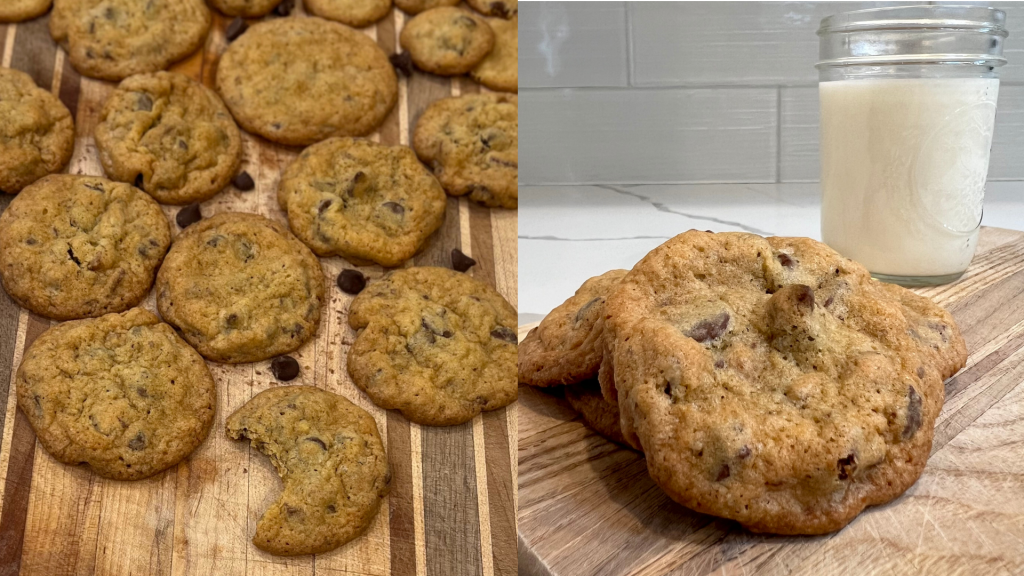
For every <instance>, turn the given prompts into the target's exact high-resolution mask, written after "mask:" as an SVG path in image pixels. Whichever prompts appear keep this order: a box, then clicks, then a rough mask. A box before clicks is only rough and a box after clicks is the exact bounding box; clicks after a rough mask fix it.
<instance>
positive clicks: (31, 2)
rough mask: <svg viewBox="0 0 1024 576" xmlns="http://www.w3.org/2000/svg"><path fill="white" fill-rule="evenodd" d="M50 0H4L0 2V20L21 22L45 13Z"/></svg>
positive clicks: (48, 7)
mask: <svg viewBox="0 0 1024 576" xmlns="http://www.w3.org/2000/svg"><path fill="white" fill-rule="evenodd" d="M50 4H51V0H4V2H3V3H2V4H0V22H22V21H24V20H31V19H33V18H36V17H38V16H42V15H43V14H46V11H47V10H49V9H50Z"/></svg>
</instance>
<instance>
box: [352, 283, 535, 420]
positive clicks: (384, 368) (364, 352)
mask: <svg viewBox="0 0 1024 576" xmlns="http://www.w3.org/2000/svg"><path fill="white" fill-rule="evenodd" d="M348 322H349V324H350V325H351V326H352V328H354V329H356V330H358V331H359V332H358V334H357V335H356V340H355V342H354V343H353V344H352V348H351V349H350V350H349V355H348V371H349V374H350V375H351V376H352V381H353V382H355V383H356V385H357V386H359V387H360V388H361V389H362V390H363V391H364V392H366V394H367V395H369V397H370V399H371V400H373V403H374V404H376V405H378V406H380V407H381V408H387V409H394V410H400V411H401V412H402V414H403V415H404V416H405V417H406V418H408V419H409V420H412V421H413V422H416V423H419V424H426V425H430V426H449V425H452V424H461V423H463V422H466V421H468V420H470V419H472V418H473V417H474V416H476V415H477V414H479V413H480V412H482V411H486V410H495V409H498V408H501V407H502V406H505V405H508V404H510V403H512V402H514V401H515V399H516V394H517V392H518V391H517V387H516V381H515V359H516V340H517V338H516V333H515V329H514V328H515V322H516V314H515V309H514V308H512V306H511V305H510V304H509V303H508V302H507V301H506V300H505V299H504V298H503V297H502V296H501V294H498V293H497V292H495V291H494V290H493V289H492V288H491V287H490V286H488V285H486V284H484V283H482V282H480V281H478V280H474V279H473V278H472V277H470V276H467V275H466V274H463V273H461V272H455V271H453V270H448V269H447V268H430V267H424V268H403V269H399V270H395V271H393V272H389V273H388V274H386V275H385V276H384V277H383V278H382V279H380V280H377V281H376V282H373V283H371V284H370V285H369V286H367V287H366V289H364V290H363V291H362V292H361V293H360V294H359V295H358V296H356V298H355V300H353V301H352V306H351V308H350V309H349V314H348Z"/></svg>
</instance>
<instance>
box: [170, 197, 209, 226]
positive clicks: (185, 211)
mask: <svg viewBox="0 0 1024 576" xmlns="http://www.w3.org/2000/svg"><path fill="white" fill-rule="evenodd" d="M202 219H203V213H202V212H201V211H200V210H199V203H198V202H193V203H192V204H189V205H188V206H185V207H184V208H182V209H181V210H178V214H177V216H175V217H174V220H175V222H177V223H178V226H180V227H181V228H182V229H185V228H188V227H189V226H191V225H193V224H195V223H196V222H199V221H200V220H202Z"/></svg>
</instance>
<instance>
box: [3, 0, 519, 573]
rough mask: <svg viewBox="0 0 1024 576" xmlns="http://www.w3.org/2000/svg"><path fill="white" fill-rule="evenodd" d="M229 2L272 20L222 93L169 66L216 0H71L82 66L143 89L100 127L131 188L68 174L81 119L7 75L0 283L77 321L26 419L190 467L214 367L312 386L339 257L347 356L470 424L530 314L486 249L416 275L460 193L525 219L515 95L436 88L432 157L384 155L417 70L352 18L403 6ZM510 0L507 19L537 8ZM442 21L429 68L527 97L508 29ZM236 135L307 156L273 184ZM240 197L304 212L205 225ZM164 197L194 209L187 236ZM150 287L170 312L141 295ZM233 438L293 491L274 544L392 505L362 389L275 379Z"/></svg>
mask: <svg viewBox="0 0 1024 576" xmlns="http://www.w3.org/2000/svg"><path fill="white" fill-rule="evenodd" d="M211 4H213V5H214V6H215V7H216V8H217V9H218V10H221V11H223V12H224V13H226V14H230V15H237V16H245V17H254V16H261V15H265V14H270V18H268V19H267V20H264V21H261V22H258V23H255V24H253V25H252V26H251V27H249V26H248V24H246V23H245V22H244V21H241V20H238V21H237V22H238V23H233V24H232V28H231V29H229V31H228V39H229V41H230V42H231V43H230V44H229V46H228V47H227V49H226V51H225V52H224V54H223V56H222V57H221V60H220V64H219V66H218V71H217V78H216V91H214V90H211V89H209V88H207V87H206V86H204V85H202V84H200V83H199V82H196V81H195V80H193V79H191V78H189V77H187V76H185V75H182V74H178V73H174V72H167V71H165V70H164V69H165V68H167V67H168V66H169V65H171V64H172V63H174V62H176V61H179V60H181V59H183V58H185V57H187V56H188V55H189V54H191V53H193V52H194V51H195V50H196V49H198V48H199V47H200V46H202V45H204V44H205V43H206V40H207V36H208V32H209V29H210V26H211V21H212V15H211V12H210V9H209V8H207V6H206V4H205V3H204V2H203V1H202V0H121V1H118V2H108V1H106V0H54V2H53V12H52V14H51V19H50V32H51V35H52V36H53V39H54V40H55V41H56V42H57V43H59V44H60V45H61V46H62V47H63V48H64V50H66V52H67V58H68V60H69V62H70V63H71V64H72V65H73V66H74V67H75V68H76V69H77V70H78V71H79V72H81V73H82V74H84V75H87V76H90V77H93V78H98V79H103V80H111V81H120V84H119V85H118V86H116V88H114V89H113V90H112V91H111V93H110V96H109V98H108V100H107V101H106V103H105V105H104V106H103V109H102V113H101V116H100V119H99V122H98V124H97V126H96V128H95V132H94V133H93V134H92V135H91V136H93V137H94V139H95V144H96V147H95V149H96V150H97V152H98V160H99V163H100V164H101V165H102V167H103V170H104V171H105V173H106V175H107V177H108V178H109V179H108V178H101V177H97V176H82V175H67V174H58V173H57V172H59V171H60V170H62V169H63V168H64V167H65V166H66V165H67V163H68V161H69V158H70V156H71V154H72V150H73V148H74V137H75V134H74V129H75V127H74V122H73V119H72V116H71V113H70V112H69V110H68V109H67V108H66V107H65V106H64V105H63V104H62V103H61V102H60V100H58V99H57V98H56V97H54V96H52V95H51V94H50V93H49V92H47V91H45V90H43V89H41V88H38V87H37V86H36V85H35V83H34V82H33V81H32V79H31V78H30V77H29V76H27V75H25V74H23V73H21V72H16V71H10V70H0V118H3V120H2V121H0V136H2V137H0V190H2V191H4V192H7V193H11V194H14V193H17V194H18V195H17V196H16V197H15V198H14V199H13V200H12V201H11V203H10V205H9V207H8V208H7V209H6V211H4V212H3V214H2V215H0V283H2V285H3V287H4V289H5V290H6V291H7V293H8V294H9V295H10V296H11V298H13V299H14V300H15V301H16V302H18V303H19V304H20V305H22V306H24V307H25V308H27V309H29V310H31V311H32V312H34V313H36V314H39V315H42V316H45V317H48V318H52V319H55V320H67V321H69V322H66V323H64V324H59V325H57V326H55V327H53V328H52V329H51V330H49V331H47V332H46V333H45V334H43V335H42V336H40V337H39V338H38V339H37V340H36V342H35V343H34V344H33V345H32V347H31V348H30V349H29V350H28V351H27V352H26V355H25V360H24V362H23V363H22V365H21V367H20V369H19V371H18V375H17V378H16V383H17V393H18V404H19V407H20V409H21V410H22V411H23V412H24V413H25V414H26V416H27V417H28V421H29V422H30V423H31V425H32V426H33V428H34V429H35V430H36V433H37V434H38V436H39V438H40V441H41V443H42V445H43V447H44V448H46V450H47V451H48V452H50V453H51V454H52V455H53V456H54V457H55V458H57V459H58V460H60V461H61V462H65V463H68V464H87V465H89V466H90V468H91V469H92V470H93V471H94V472H96V473H97V474H99V475H101V476H104V477H109V478H116V479H125V480H133V479H139V478H145V477H147V476H151V475H153V474H156V473H158V472H160V471H162V470H165V469H167V468H169V467H171V466H174V465H175V464H177V463H178V462H180V461H182V460H183V459H184V458H186V457H187V456H188V455H189V454H190V453H191V452H192V451H193V450H194V449H195V448H196V447H197V446H198V445H199V444H201V443H202V442H203V440H204V439H205V437H206V436H207V434H208V431H209V428H210V426H211V424H212V421H213V417H214V413H215V410H216V397H215V396H216V393H215V387H214V382H213V379H212V377H211V374H210V371H209V370H208V368H207V366H206V363H205V362H204V359H205V360H206V361H211V362H222V363H233V364H234V363H249V362H261V361H267V360H271V359H272V363H271V370H272V371H273V373H274V375H275V376H276V377H277V378H278V379H280V380H282V381H287V380H291V379H293V378H295V377H296V376H297V375H298V373H299V370H300V367H299V364H298V362H297V361H296V360H295V359H294V358H292V357H290V356H287V354H289V353H291V352H293V351H295V350H297V349H299V348H300V347H301V346H303V345H304V344H305V343H307V342H309V341H310V340H311V339H313V338H314V337H315V336H316V333H317V331H318V329H319V326H320V320H321V315H322V310H323V306H324V303H325V300H326V293H327V287H326V282H325V278H324V272H323V269H322V267H321V263H320V261H319V260H318V256H319V257H332V256H340V257H342V258H345V259H346V260H347V261H348V262H349V263H351V266H349V267H346V269H345V270H344V271H343V272H342V274H341V275H340V276H339V277H338V286H339V288H340V289H341V290H342V291H344V292H346V293H348V294H351V295H354V296H355V298H354V299H353V300H352V302H351V309H350V311H349V317H348V322H349V324H350V325H351V327H352V328H353V329H355V330H357V334H356V337H355V341H354V343H353V344H352V347H351V351H350V355H349V358H348V362H347V366H348V372H349V374H350V375H351V377H352V380H353V382H354V383H355V384H356V385H357V386H358V387H359V388H361V389H362V390H363V391H365V392H366V394H367V395H368V396H369V398H370V399H371V400H372V401H373V402H374V403H376V404H377V405H379V406H381V407H384V408H388V409H397V410H400V411H401V412H402V413H403V414H404V415H405V416H406V417H407V418H409V419H410V420H412V421H414V422H417V423H421V424H426V425H452V424H459V423H463V422H466V421H468V420H470V419H472V418H473V417H474V416H475V415H477V414H479V413H481V412H482V411H486V410H494V409H498V408H500V407H503V406H506V405H508V404H509V403H511V402H513V401H514V400H515V398H516V386H515V382H514V380H513V375H512V374H513V372H514V368H513V365H514V360H515V357H516V350H517V342H516V338H515V337H514V331H513V322H514V316H515V310H514V309H513V308H512V306H511V305H510V304H509V303H508V302H507V301H506V300H505V298H503V297H502V296H501V295H500V294H498V293H497V292H496V291H495V290H493V289H492V288H491V287H490V286H488V285H486V284H484V283H483V282H480V281H478V280H476V279H474V278H473V277H472V276H471V275H468V274H465V272H466V271H467V270H468V269H469V268H470V267H471V266H472V265H473V264H474V262H473V260H472V259H470V258H468V257H466V256H465V255H463V254H462V253H461V252H458V251H455V252H454V253H453V256H452V267H453V268H454V270H452V269H447V268H436V267H405V266H406V265H407V263H408V262H409V261H410V259H411V258H413V256H414V255H416V254H417V253H418V252H420V251H421V250H422V249H423V248H424V247H425V246H426V245H427V244H428V243H429V242H430V241H431V238H432V237H433V236H434V234H435V232H437V231H438V229H439V228H440V227H441V226H442V224H443V222H444V219H445V214H446V210H447V208H448V200H447V197H448V196H464V195H465V196H468V197H469V198H470V199H472V200H474V201H476V202H479V203H481V204H483V205H486V206H492V207H504V208H515V207H516V205H517V197H518V193H517V189H516V180H517V167H518V105H517V99H516V96H514V95H509V94H495V93H483V94H472V95H465V96H462V97H457V98H448V99H443V100H439V101H437V102H435V103H433V104H432V105H431V106H430V107H429V108H428V109H427V110H426V111H425V112H424V113H423V114H422V116H421V117H420V119H419V122H418V124H417V125H416V128H415V135H414V138H413V141H414V149H413V148H409V147H405V146H386V145H382V144H378V143H375V142H373V141H370V140H367V139H363V138H362V137H363V136H368V135H370V134H371V133H372V132H374V131H375V130H377V129H378V127H379V126H380V125H381V123H382V122H383V121H384V119H385V118H386V117H387V116H388V115H389V114H390V113H391V112H392V108H393V107H394V105H395V103H396V101H397V100H398V87H399V80H398V77H397V75H396V73H395V70H394V68H393V65H392V63H391V62H389V59H388V57H387V55H386V54H385V53H384V51H382V50H381V49H380V48H379V47H378V46H377V44H376V43H375V42H373V41H372V40H371V39H370V38H369V37H368V36H366V35H365V34H363V33H361V32H359V31H356V30H353V29H352V28H349V27H348V26H346V25H344V24H341V23H339V22H335V21H331V20H338V21H341V22H346V23H349V24H352V25H357V26H362V25H366V24H369V23H371V22H373V21H375V20H377V19H379V18H381V17H382V16H383V15H384V14H387V13H389V12H390V7H391V3H390V1H389V0H381V1H378V2H367V3H365V5H363V6H358V7H355V6H353V4H352V3H351V2H333V1H332V0H309V1H307V2H306V6H305V7H306V9H307V10H308V11H310V12H312V13H314V14H317V15H320V16H323V18H319V17H306V16H304V15H301V14H295V15H290V13H291V11H292V8H293V4H294V3H293V2H291V1H289V0H284V1H281V0H269V1H265V2H253V1H245V2H238V1H234V0H211ZM494 6H497V8H494ZM48 8H49V2H48V1H47V2H33V1H31V0H19V1H18V2H15V3H14V4H13V5H10V6H8V4H5V5H4V7H3V8H0V20H2V19H5V18H9V19H19V18H30V17H34V16H37V15H39V14H41V13H44V12H45V11H46V10H47V9H48ZM437 10H442V11H445V10H456V9H454V8H438V9H437ZM488 10H498V12H500V14H501V15H502V17H509V16H512V15H513V14H514V4H513V5H512V7H511V8H509V7H508V6H507V5H506V4H504V3H501V2H499V3H495V4H494V5H493V6H492V7H490V8H488ZM382 11H383V12H382ZM456 11H458V10H456ZM432 12H434V11H433V10H431V11H427V12H424V16H428V15H429V16H430V17H429V18H426V19H424V20H423V23H419V24H416V26H412V22H410V23H409V24H410V26H412V27H413V29H414V31H415V30H419V31H420V32H423V31H424V30H425V31H426V34H427V36H431V34H435V33H436V35H437V36H436V38H435V41H436V42H435V43H434V44H431V42H433V41H428V40H424V38H426V37H420V36H419V35H418V34H419V33H417V35H416V38H418V40H417V41H418V42H420V44H418V45H420V46H422V47H424V50H425V52H424V54H425V55H426V58H427V60H425V61H424V62H427V61H431V58H434V56H437V58H439V59H440V60H444V61H447V59H449V58H450V57H451V56H452V54H454V53H462V54H460V57H459V58H458V59H457V60H458V61H459V66H460V67H459V68H458V70H460V71H459V72H454V73H459V74H461V73H465V72H469V71H475V70H480V73H479V77H480V78H481V81H482V82H485V83H486V82H489V81H490V80H486V81H485V79H493V78H496V80H494V85H495V86H504V88H501V89H503V90H508V91H515V87H514V86H513V85H512V84H514V83H515V80H514V70H515V48H514V46H512V47H511V48H510V47H509V46H510V45H509V44H507V43H504V42H505V41H506V40H507V36H508V34H506V35H505V36H506V37H505V38H503V39H502V40H501V42H503V43H501V44H499V43H497V41H496V39H495V37H494V33H493V32H491V28H490V25H489V24H488V23H487V22H486V21H484V20H483V19H482V18H480V17H479V16H475V15H471V14H470V13H469V12H468V11H466V12H461V11H458V12H459V13H460V16H459V18H461V19H465V20H468V21H470V22H471V23H472V24H473V26H471V27H470V28H469V30H468V34H467V33H465V32H466V30H462V29H461V28H460V29H459V30H455V29H453V28H450V27H449V24H450V23H451V22H450V19H442V20H437V21H435V20H433V18H435V16H433V15H431V13H432ZM281 16H288V17H281ZM325 18H329V19H331V20H328V19H325ZM460 22H461V20H460ZM502 22H505V20H502ZM512 22H513V23H514V20H513V21H512ZM239 23H240V24H239ZM424 23H425V24H424ZM461 25H462V24H459V26H461ZM514 28H515V27H514V24H513V25H512V30H513V31H514ZM506 32H507V31H506ZM512 36H513V37H514V34H512ZM404 37H405V36H404V35H403V38H404ZM452 42H454V43H455V44H451V43H452ZM437 43H440V44H443V45H444V46H445V47H444V48H443V49H442V52H444V54H441V53H437V54H435V49H437V45H439V44H437ZM496 46H500V47H501V48H502V49H501V51H499V50H498V49H497V48H496ZM509 50H511V52H510V51H509ZM510 54H511V56H510ZM509 58H511V62H512V64H511V66H512V77H513V79H512V81H511V82H512V84H509V75H508V71H509ZM440 60H439V61H440ZM466 65H469V68H467V69H463V68H462V67H464V66H466ZM446 66H447V64H446ZM446 70H449V71H450V70H454V69H453V68H446ZM474 75H477V73H476V72H474ZM239 126H241V128H242V129H244V130H246V131H248V132H251V133H253V134H256V135H259V136H262V137H264V138H266V139H268V140H271V141H273V142H277V143H280V144H284V145H290V146H307V148H305V149H304V150H303V151H302V152H301V153H300V154H299V156H298V158H297V159H296V160H295V161H294V162H293V163H292V164H291V165H290V166H288V167H287V169H286V170H285V172H284V174H283V176H282V178H281V180H280V183H279V186H278V187H277V190H276V191H275V190H268V189H264V187H262V186H257V183H256V182H255V181H254V179H253V178H252V177H251V176H250V175H249V174H247V173H246V172H239V167H240V165H241V160H242V148H243V145H242V143H243V139H244V136H243V134H242V132H241V131H240V129H239ZM228 186H234V187H235V188H237V189H239V190H241V191H251V190H254V189H256V192H257V193H258V194H272V193H276V195H277V199H278V203H279V205H280V207H281V208H282V209H283V211H284V216H285V218H286V224H282V223H279V222H277V221H274V220H271V219H268V218H265V217H263V216H260V215H256V214H245V213H230V212H222V213H219V214H216V215H213V216H212V217H208V218H204V215H203V209H202V207H201V206H200V203H202V202H204V201H207V200H210V199H211V198H213V197H214V196H216V195H217V194H219V193H220V192H221V191H222V190H224V189H225V188H226V187H228ZM160 204H175V205H185V207H184V208H182V209H180V210H178V211H177V214H176V218H175V220H176V222H177V224H178V228H180V231H177V233H176V234H175V232H176V231H175V230H174V229H172V227H171V226H170V225H169V223H168V220H167V218H166V216H165V215H164V212H163V210H162V209H161V207H160ZM172 236H173V237H174V238H173V242H172ZM373 264H376V265H380V266H383V267H386V268H401V269H399V270H395V271H391V272H386V273H384V274H383V275H379V277H377V278H375V279H373V280H371V281H370V282H369V284H367V278H366V276H364V275H363V273H362V272H360V271H359V270H358V269H357V268H356V267H357V266H362V265H373ZM375 276H378V275H377V274H375ZM154 288H155V289H154ZM151 289H154V293H155V305H156V310H158V311H159V315H160V318H158V317H157V316H155V315H154V314H152V313H151V312H150V311H147V310H144V309H142V308H139V307H138V306H140V305H141V304H142V302H143V301H144V300H145V299H146V297H147V295H148V294H149V293H150V290H151ZM227 434H228V435H229V436H230V437H232V438H235V439H240V438H241V437H243V436H245V437H248V438H249V439H250V440H251V441H252V442H253V445H254V446H255V447H257V448H258V449H259V450H261V451H262V452H263V453H264V454H266V455H267V456H268V457H269V458H270V459H271V460H272V462H273V463H274V464H275V467H276V468H277V469H278V471H279V472H281V474H282V479H283V482H284V490H283V492H282V494H281V497H280V499H279V500H278V501H277V502H276V503H275V504H274V505H272V506H271V507H270V508H268V509H267V511H266V512H265V513H264V515H263V517H262V518H261V520H260V522H259V524H258V525H257V528H256V535H255V537H254V540H253V541H254V543H255V544H256V545H257V546H259V547H260V548H263V549H265V550H267V551H270V552H272V553H275V554H307V553H318V552H324V551H327V550H330V549H333V548H336V547H337V546H340V545H341V544H344V543H345V542H347V541H349V540H351V539H352V538H354V537H356V536H357V535H358V534H360V533H361V532H362V531H363V530H364V529H365V528H366V526H368V525H369V523H370V522H371V521H372V519H373V517H374V516H375V515H376V513H377V510H378V509H379V506H380V502H381V499H382V498H383V497H384V496H385V495H386V494H387V487H388V482H389V480H390V472H389V470H388V464H387V456H386V454H385V451H384V446H383V443H382V441H381V438H380V436H379V433H378V431H377V427H376V424H375V422H374V420H373V418H372V417H371V416H370V415H369V414H367V413H366V412H365V411H363V410H362V409H360V408H358V407H356V406H354V405H353V404H351V403H350V402H349V401H348V400H347V399H345V398H342V397H340V396H337V395H334V394H330V393H328V392H324V391H322V390H318V389H316V388H311V387H304V386H284V387H280V388H275V389H271V390H268V391H267V392H264V393H262V394H259V395H257V396H256V397H254V398H253V399H252V400H250V401H249V402H248V403H246V404H245V406H243V407H242V408H240V409H239V410H238V411H237V412H236V413H235V414H233V415H232V416H230V417H229V418H228V419H227ZM353 440H358V441H355V442H353ZM324 471H332V472H331V473H325V472H324Z"/></svg>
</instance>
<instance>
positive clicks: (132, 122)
mask: <svg viewBox="0 0 1024 576" xmlns="http://www.w3.org/2000/svg"><path fill="white" fill-rule="evenodd" d="M96 146H97V147H98V148H99V152H100V161H101V162H102V163H103V169H104V170H105V171H106V172H107V175H109V176H110V177H111V178H113V179H114V180H120V181H122V182H133V183H134V184H135V185H136V186H138V187H139V188H142V189H143V190H145V191H146V192H147V193H148V194H149V195H150V196H152V197H153V198H155V199H156V200H157V201H158V202H161V203H163V204H188V203H191V202H202V201H203V200H206V199H208V198H210V197H212V196H213V195H214V194H216V193H217V192H219V191H220V190H221V189H222V188H224V187H225V186H227V185H228V183H229V182H230V181H231V178H232V177H233V176H234V175H235V171H236V170H237V169H238V164H239V162H240V161H241V156H242V137H241V134H240V133H239V131H238V127H237V126H235V121H234V120H232V119H231V114H230V113H228V109H227V107H225V106H224V103H223V102H221V100H220V98H219V97H218V96H217V94H215V93H214V92H213V90H210V89H209V88H207V87H205V86H203V85H202V84H200V83H198V82H196V81H195V80H192V79H191V78H189V77H188V76H185V75H183V74H178V73H176V72H155V73H153V74H139V75H136V76H132V77H130V78H128V79H126V80H125V81H124V82H121V85H120V86H118V87H117V90H115V91H114V92H113V94H111V95H110V98H109V99H108V100H107V103H106V104H105V105H104V106H103V113H102V115H101V116H100V122H99V124H98V125H97V126H96Z"/></svg>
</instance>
